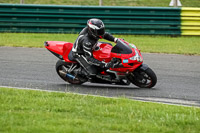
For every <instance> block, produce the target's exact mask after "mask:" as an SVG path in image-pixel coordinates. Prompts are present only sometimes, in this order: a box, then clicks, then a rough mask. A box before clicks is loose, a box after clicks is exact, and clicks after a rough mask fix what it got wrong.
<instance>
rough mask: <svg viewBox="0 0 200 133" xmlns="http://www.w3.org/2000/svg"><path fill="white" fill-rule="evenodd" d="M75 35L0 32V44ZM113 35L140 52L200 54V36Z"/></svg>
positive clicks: (39, 42) (24, 43)
mask: <svg viewBox="0 0 200 133" xmlns="http://www.w3.org/2000/svg"><path fill="white" fill-rule="evenodd" d="M77 36H78V34H39V33H37V34H33V33H0V40H1V41H0V46H11V47H39V48H43V47H44V45H43V43H44V42H45V41H68V42H72V43H74V42H75V40H76V38H77ZM115 37H119V38H124V39H125V40H126V41H128V42H130V43H134V44H135V45H136V46H137V47H138V48H139V49H141V51H142V52H148V53H170V54H186V55H200V43H199V42H200V37H195V36H193V37H186V36H182V37H169V36H139V35H115ZM100 41H101V40H100ZM102 41H105V40H102Z"/></svg>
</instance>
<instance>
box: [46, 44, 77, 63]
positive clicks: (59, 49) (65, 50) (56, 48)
mask: <svg viewBox="0 0 200 133" xmlns="http://www.w3.org/2000/svg"><path fill="white" fill-rule="evenodd" d="M45 47H46V48H47V49H48V50H49V51H51V52H52V53H53V54H54V55H56V56H57V57H58V58H60V59H64V60H65V61H66V62H73V61H70V60H69V58H68V55H69V52H70V51H71V49H72V47H73V43H70V42H64V41H47V42H45ZM73 63H75V62H73Z"/></svg>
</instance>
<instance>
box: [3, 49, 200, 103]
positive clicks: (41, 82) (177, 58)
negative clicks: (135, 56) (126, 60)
mask: <svg viewBox="0 0 200 133" xmlns="http://www.w3.org/2000/svg"><path fill="white" fill-rule="evenodd" d="M142 55H143V57H144V63H145V64H148V65H149V66H150V67H151V68H152V69H153V70H154V71H155V73H156V75H157V78H158V82H157V84H156V86H155V87H154V88H153V89H144V88H138V87H136V86H134V85H130V86H116V85H107V84H91V83H85V84H83V85H71V84H68V83H66V82H64V81H63V80H62V79H60V78H59V77H58V75H57V74H56V71H55V63H56V61H57V60H58V59H57V58H56V57H55V56H54V55H52V54H51V53H50V52H48V51H47V50H46V49H44V48H13V47H0V86H10V87H22V88H32V89H41V90H51V91H64V92H74V93H81V94H91V95H100V96H108V97H119V96H125V97H128V98H131V99H136V100H144V101H154V102H162V103H170V104H182V105H189V106H200V56H185V55H175V54H146V53H143V54H142Z"/></svg>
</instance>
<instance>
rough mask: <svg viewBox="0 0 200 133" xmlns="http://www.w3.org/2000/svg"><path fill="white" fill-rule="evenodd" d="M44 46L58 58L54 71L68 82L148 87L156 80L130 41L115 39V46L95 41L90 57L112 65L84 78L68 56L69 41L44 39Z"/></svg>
mask: <svg viewBox="0 0 200 133" xmlns="http://www.w3.org/2000/svg"><path fill="white" fill-rule="evenodd" d="M44 45H45V47H46V48H47V49H48V50H49V51H50V52H51V53H52V54H54V55H55V56H56V57H58V58H59V60H58V61H57V63H56V72H57V74H58V75H59V76H60V77H61V78H62V79H63V80H64V81H66V82H69V83H71V84H79V85H80V84H83V83H85V82H91V83H103V84H115V85H130V84H131V83H132V84H134V85H136V86H138V87H140V88H152V87H154V86H155V85H156V83H157V77H156V74H155V73H154V71H153V70H152V69H151V68H150V67H148V65H146V64H143V57H142V55H141V52H140V50H138V49H137V47H136V46H135V45H134V44H131V43H128V42H126V41H124V40H123V39H119V40H118V41H117V44H116V45H115V46H112V44H110V43H107V42H98V43H97V44H96V46H95V48H94V49H93V56H94V58H96V59H97V60H99V61H104V62H110V61H111V62H112V63H113V64H114V67H113V68H110V69H101V68H98V74H97V75H96V76H95V77H92V78H91V77H90V78H89V77H87V76H86V75H84V74H79V73H77V71H78V72H80V71H83V68H82V67H81V66H80V65H79V63H78V62H76V61H75V60H73V59H71V56H70V54H71V50H72V47H73V43H70V42H63V41H46V42H45V43H44Z"/></svg>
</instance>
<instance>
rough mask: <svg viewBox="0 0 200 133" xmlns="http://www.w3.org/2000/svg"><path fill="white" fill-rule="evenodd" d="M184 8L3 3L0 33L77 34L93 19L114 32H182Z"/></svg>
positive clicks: (177, 33)
mask: <svg viewBox="0 0 200 133" xmlns="http://www.w3.org/2000/svg"><path fill="white" fill-rule="evenodd" d="M180 13H181V8H159V7H108V6H106V7H105V6H102V7H99V6H55V5H26V4H24V5H19V4H0V32H40V33H78V32H80V30H81V29H82V28H83V27H84V26H86V23H87V20H88V19H90V18H99V19H102V20H103V22H104V23H105V26H106V31H108V32H111V33H115V34H149V35H150V34H151V35H180V34H181V30H180V28H181V20H180Z"/></svg>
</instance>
